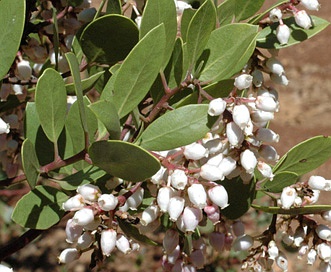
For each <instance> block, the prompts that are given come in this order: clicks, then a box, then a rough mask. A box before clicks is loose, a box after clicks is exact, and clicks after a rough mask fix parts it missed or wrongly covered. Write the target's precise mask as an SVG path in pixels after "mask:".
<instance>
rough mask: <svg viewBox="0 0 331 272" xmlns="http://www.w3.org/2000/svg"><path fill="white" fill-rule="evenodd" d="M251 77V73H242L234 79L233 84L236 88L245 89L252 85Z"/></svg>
mask: <svg viewBox="0 0 331 272" xmlns="http://www.w3.org/2000/svg"><path fill="white" fill-rule="evenodd" d="M252 82H253V77H252V76H251V75H247V74H242V75H240V76H238V77H236V78H235V79H234V86H235V87H236V88H238V90H243V89H247V88H249V87H250V86H251V85H252Z"/></svg>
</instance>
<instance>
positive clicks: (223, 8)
mask: <svg viewBox="0 0 331 272" xmlns="http://www.w3.org/2000/svg"><path fill="white" fill-rule="evenodd" d="M235 6H236V2H235V0H226V1H224V2H223V3H221V4H220V5H219V6H218V7H217V15H218V21H219V25H220V26H223V25H227V24H230V23H231V22H232V20H233V19H234V16H235V14H234V13H235Z"/></svg>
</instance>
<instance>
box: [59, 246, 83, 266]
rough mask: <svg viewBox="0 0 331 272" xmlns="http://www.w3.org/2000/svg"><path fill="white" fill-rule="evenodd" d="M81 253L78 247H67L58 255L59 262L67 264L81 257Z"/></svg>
mask: <svg viewBox="0 0 331 272" xmlns="http://www.w3.org/2000/svg"><path fill="white" fill-rule="evenodd" d="M79 257H80V253H79V251H78V250H77V248H66V249H65V250H63V251H62V252H61V254H60V256H59V257H58V261H59V263H63V264H67V263H71V262H73V261H75V260H77V259H79Z"/></svg>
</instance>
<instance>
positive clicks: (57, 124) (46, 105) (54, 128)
mask: <svg viewBox="0 0 331 272" xmlns="http://www.w3.org/2000/svg"><path fill="white" fill-rule="evenodd" d="M35 101H36V109H37V112H38V116H39V121H40V124H41V126H42V128H43V130H44V132H45V134H46V136H47V138H48V139H49V140H50V141H51V142H53V143H55V142H56V141H57V139H58V138H59V136H60V133H61V131H62V129H63V127H64V122H65V117H66V112H67V94H66V89H65V84H64V82H63V79H62V77H61V75H60V74H59V73H58V72H56V71H55V70H54V69H51V68H48V69H46V70H45V72H44V73H43V74H42V76H41V77H40V78H39V80H38V83H37V86H36V94H35Z"/></svg>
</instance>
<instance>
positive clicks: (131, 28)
mask: <svg viewBox="0 0 331 272" xmlns="http://www.w3.org/2000/svg"><path fill="white" fill-rule="evenodd" d="M138 35H139V33H138V29H137V26H136V25H135V23H134V22H133V21H132V20H130V19H129V18H127V17H125V16H122V15H117V14H111V15H105V16H102V17H100V18H98V19H96V20H94V21H92V22H91V23H90V24H88V25H87V26H86V28H85V29H84V31H83V33H82V35H81V38H80V43H81V46H82V49H83V52H84V54H85V55H86V56H87V58H88V60H89V62H98V63H103V64H109V65H112V64H114V63H116V62H118V61H121V60H123V59H125V57H126V56H127V55H128V54H129V52H130V51H131V49H132V48H133V47H134V46H135V44H136V43H137V42H138Z"/></svg>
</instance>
